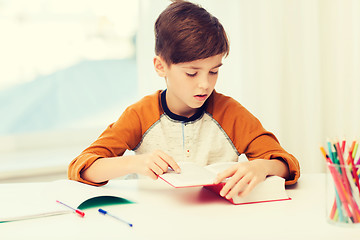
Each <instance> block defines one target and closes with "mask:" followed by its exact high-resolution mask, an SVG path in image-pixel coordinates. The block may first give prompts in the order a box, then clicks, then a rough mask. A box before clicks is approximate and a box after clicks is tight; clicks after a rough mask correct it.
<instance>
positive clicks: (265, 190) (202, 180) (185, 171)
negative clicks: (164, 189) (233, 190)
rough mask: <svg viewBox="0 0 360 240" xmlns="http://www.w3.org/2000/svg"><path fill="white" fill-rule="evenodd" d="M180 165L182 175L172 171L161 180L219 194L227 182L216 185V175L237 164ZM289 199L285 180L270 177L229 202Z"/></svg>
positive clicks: (181, 186) (174, 185) (176, 186)
mask: <svg viewBox="0 0 360 240" xmlns="http://www.w3.org/2000/svg"><path fill="white" fill-rule="evenodd" d="M178 164H179V166H180V168H181V173H175V172H174V171H171V170H170V171H168V172H166V173H164V174H163V175H160V176H159V178H161V179H163V180H164V181H165V182H167V183H168V184H170V185H171V186H173V187H175V188H184V187H198V186H204V187H205V188H206V189H208V190H210V191H213V192H215V193H217V194H219V193H220V190H221V189H222V187H223V186H224V185H225V183H226V181H224V182H222V183H220V184H217V185H215V184H214V180H215V177H216V175H217V174H218V173H220V172H222V171H224V170H226V169H227V168H229V167H231V166H232V165H233V164H236V163H234V162H223V163H215V164H211V165H208V166H206V167H202V166H199V165H197V164H195V163H192V162H180V163H178ZM289 199H290V198H289V196H288V195H287V193H286V190H285V179H284V178H281V177H278V176H269V177H267V178H266V179H265V181H263V182H261V183H259V184H258V185H256V186H255V188H254V189H253V190H252V191H251V192H250V193H249V194H247V195H246V196H244V197H239V196H235V197H233V198H232V199H229V201H230V202H232V203H233V204H249V203H258V202H270V201H281V200H289Z"/></svg>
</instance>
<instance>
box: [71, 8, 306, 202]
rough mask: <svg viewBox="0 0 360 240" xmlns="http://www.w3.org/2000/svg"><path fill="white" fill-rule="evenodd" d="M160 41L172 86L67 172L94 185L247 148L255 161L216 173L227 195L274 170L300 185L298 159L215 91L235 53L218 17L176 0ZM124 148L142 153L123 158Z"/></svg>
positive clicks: (131, 113) (157, 61)
mask: <svg viewBox="0 0 360 240" xmlns="http://www.w3.org/2000/svg"><path fill="white" fill-rule="evenodd" d="M155 40H156V43H155V53H156V56H155V57H154V67H155V71H156V72H157V74H158V75H159V76H160V77H163V78H164V79H165V82H166V85H167V89H166V90H164V91H157V92H156V93H155V94H153V95H149V96H146V97H144V98H143V99H141V100H140V101H139V102H137V103H135V104H133V105H131V106H130V107H128V108H127V109H126V110H125V111H124V113H123V114H122V115H121V116H120V118H119V119H118V120H117V121H116V122H115V123H113V124H111V125H110V126H109V127H108V128H107V129H106V130H105V131H104V132H103V133H102V135H101V136H100V137H99V138H98V139H97V140H96V141H95V142H94V143H93V144H92V145H91V146H90V147H88V148H87V149H85V150H84V151H83V152H82V153H81V154H80V155H79V156H78V157H77V158H76V159H74V160H73V161H72V162H71V164H70V166H69V178H70V179H73V180H77V181H82V182H85V183H88V184H92V185H103V184H106V183H107V181H108V180H110V179H113V178H116V177H120V176H124V175H127V174H130V173H137V174H141V175H146V176H149V177H151V178H153V179H157V177H158V176H159V175H161V174H163V173H164V172H166V171H167V169H168V167H170V168H172V169H173V170H175V171H176V172H180V171H181V169H180V168H179V166H178V164H177V162H180V161H193V162H196V163H198V164H201V165H207V164H211V163H215V162H219V161H228V162H237V161H238V157H239V155H240V154H242V153H244V154H246V156H247V157H248V159H249V160H250V161H248V162H241V163H238V164H236V165H234V166H233V167H231V168H229V169H227V170H225V171H224V172H222V173H220V174H219V175H218V176H217V178H216V179H214V182H215V183H219V182H221V181H222V180H224V179H226V178H229V179H228V181H227V183H226V185H225V186H224V187H223V189H222V190H221V192H220V194H221V195H222V196H224V197H226V198H232V197H233V196H235V195H236V194H239V195H243V196H244V195H246V194H247V193H248V192H249V191H251V190H252V189H253V188H254V187H255V186H256V184H258V183H259V182H261V181H263V180H264V179H265V178H266V176H268V175H278V176H281V177H284V178H285V179H286V184H293V183H295V182H296V181H297V179H298V178H299V176H300V169H299V163H298V161H297V160H296V159H295V158H294V157H293V156H292V155H290V154H288V153H287V152H286V151H285V150H284V149H283V148H282V147H281V146H280V145H279V143H278V141H277V139H276V138H275V136H274V135H273V134H272V133H270V132H268V131H266V130H265V129H264V128H263V127H262V125H261V124H260V122H259V121H258V120H257V119H256V118H255V117H254V116H253V115H251V114H250V113H249V112H248V111H247V110H246V109H245V108H244V107H243V106H241V105H240V104H239V103H238V102H236V101H235V100H234V99H232V98H230V97H227V96H224V95H222V94H219V93H217V92H216V91H215V90H214V87H215V84H216V81H217V78H218V73H219V69H220V67H221V65H222V59H223V57H226V56H227V55H228V53H229V44H228V39H227V36H226V33H225V31H224V29H223V27H222V25H221V24H220V22H219V21H218V19H217V18H215V17H214V16H212V15H211V14H210V13H208V12H207V11H206V10H205V9H203V8H201V7H200V6H198V5H195V4H192V3H189V2H186V1H175V2H173V3H172V4H170V5H169V6H168V7H167V8H166V9H165V10H164V11H163V12H162V13H161V14H160V15H159V17H158V19H157V20H156V23H155ZM125 150H133V151H135V153H136V154H135V155H128V156H123V153H124V152H125ZM241 189H243V190H242V191H240V190H241Z"/></svg>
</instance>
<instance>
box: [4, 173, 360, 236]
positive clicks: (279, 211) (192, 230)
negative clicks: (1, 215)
mask: <svg viewBox="0 0 360 240" xmlns="http://www.w3.org/2000/svg"><path fill="white" fill-rule="evenodd" d="M19 184H21V183H19ZM106 187H109V188H122V189H124V191H126V192H127V194H130V195H131V194H133V195H134V196H136V198H137V199H138V200H139V201H138V202H137V203H135V204H125V205H115V206H107V207H104V208H106V209H107V210H108V211H111V212H112V213H113V214H114V215H117V216H119V217H121V218H123V219H126V220H128V221H129V222H131V223H133V224H134V227H133V228H130V227H128V226H127V225H125V224H123V223H121V222H118V221H116V220H114V219H112V218H110V217H106V216H103V215H100V214H99V213H97V209H90V210H86V216H85V218H83V219H82V218H79V217H77V216H75V215H74V214H65V215H59V216H51V217H46V218H39V219H31V220H24V221H18V222H9V223H1V224H0V236H1V237H0V238H1V239H4V240H5V239H150V240H151V239H154V240H162V239H169V240H174V239H229V238H230V239H277V240H279V239H306V238H307V239H326V240H330V239H334V240H339V239H357V238H359V237H360V226H357V227H355V228H353V227H352V228H351V227H340V226H336V225H333V224H329V223H328V222H327V221H326V213H325V176H324V174H303V175H302V176H301V178H300V179H299V182H298V184H297V185H295V186H294V187H291V188H288V189H287V191H288V194H289V196H290V197H291V198H292V200H290V201H280V202H268V203H258V204H250V205H232V204H230V203H229V202H228V201H226V200H225V199H222V198H220V197H219V196H217V195H215V194H214V193H212V192H209V191H208V190H206V189H203V188H197V187H196V188H186V189H174V188H172V187H170V186H169V185H167V184H166V183H164V182H162V181H161V180H158V181H153V180H150V179H149V180H113V181H111V182H110V183H109V184H108V185H107V186H106ZM0 190H1V185H0Z"/></svg>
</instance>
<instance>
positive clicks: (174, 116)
mask: <svg viewBox="0 0 360 240" xmlns="http://www.w3.org/2000/svg"><path fill="white" fill-rule="evenodd" d="M166 90H167V89H165V90H164V91H163V92H162V93H161V105H162V107H163V110H164V112H165V114H166V115H168V116H169V117H170V118H171V119H173V120H176V121H180V122H192V121H195V120H197V119H199V118H200V117H201V116H202V115H203V114H204V112H205V109H206V105H207V100H206V101H205V103H204V104H203V105H202V106H201V107H199V108H198V109H197V111H196V112H195V113H194V115H192V116H190V117H184V116H181V115H177V114H175V113H173V112H171V111H170V109H169V107H168V105H167V103H166Z"/></svg>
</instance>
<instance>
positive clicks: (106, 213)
mask: <svg viewBox="0 0 360 240" xmlns="http://www.w3.org/2000/svg"><path fill="white" fill-rule="evenodd" d="M98 211H99V213H102V214H104V215H108V216H110V217H113V218H115V219H117V220H119V221H121V222H123V223H126V224H127V225H129V226H130V227H132V226H133V225H132V223H129V222H127V221H125V220H122V219H121V218H119V217H117V216H114V215H112V214H110V213H109V212H107V211H105V210H104V209H101V208H99V210H98Z"/></svg>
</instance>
